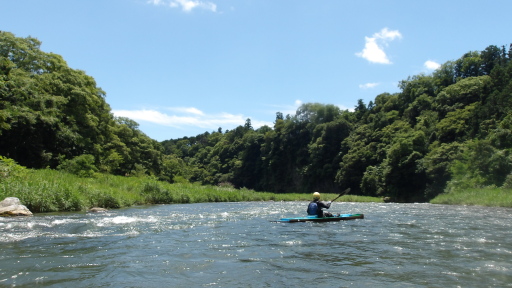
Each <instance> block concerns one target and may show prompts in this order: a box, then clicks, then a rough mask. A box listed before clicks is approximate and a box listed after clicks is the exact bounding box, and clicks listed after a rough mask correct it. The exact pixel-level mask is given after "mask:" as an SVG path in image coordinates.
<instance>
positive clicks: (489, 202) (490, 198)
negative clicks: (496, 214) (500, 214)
mask: <svg viewBox="0 0 512 288" xmlns="http://www.w3.org/2000/svg"><path fill="white" fill-rule="evenodd" d="M430 203H432V204H451V205H480V206H490V207H512V189H503V188H481V189H464V190H458V191H452V192H450V193H445V194H441V195H439V196H437V197H436V198H434V199H432V200H431V201H430Z"/></svg>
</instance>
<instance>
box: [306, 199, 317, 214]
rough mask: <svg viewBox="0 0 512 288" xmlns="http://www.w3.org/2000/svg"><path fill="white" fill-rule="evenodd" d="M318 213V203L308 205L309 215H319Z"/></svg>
mask: <svg viewBox="0 0 512 288" xmlns="http://www.w3.org/2000/svg"><path fill="white" fill-rule="evenodd" d="M317 212H318V204H317V203H316V202H314V201H313V202H311V203H309V205H308V215H317Z"/></svg>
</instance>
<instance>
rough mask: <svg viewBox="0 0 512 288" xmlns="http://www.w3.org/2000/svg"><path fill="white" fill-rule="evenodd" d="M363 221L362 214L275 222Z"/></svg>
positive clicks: (289, 219)
mask: <svg viewBox="0 0 512 288" xmlns="http://www.w3.org/2000/svg"><path fill="white" fill-rule="evenodd" d="M354 219H364V214H341V215H338V216H333V217H318V216H305V217H296V218H281V219H279V220H278V221H277V222H282V223H295V222H331V221H343V220H354Z"/></svg>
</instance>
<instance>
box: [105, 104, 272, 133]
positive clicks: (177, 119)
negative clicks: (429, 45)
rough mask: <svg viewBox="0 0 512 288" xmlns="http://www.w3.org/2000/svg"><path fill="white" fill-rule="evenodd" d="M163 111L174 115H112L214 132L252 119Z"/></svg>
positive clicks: (132, 112)
mask: <svg viewBox="0 0 512 288" xmlns="http://www.w3.org/2000/svg"><path fill="white" fill-rule="evenodd" d="M161 110H166V111H171V112H172V113H165V112H161V111H158V110H155V109H142V110H113V111H112V113H113V114H114V115H115V116H120V117H127V118H130V119H132V120H135V121H137V122H139V121H145V122H149V123H153V124H158V125H162V126H168V127H174V128H178V129H187V128H190V127H195V128H202V129H214V130H217V128H219V127H222V128H224V129H233V128H235V127H238V126H240V125H244V123H245V121H246V120H247V118H251V117H247V116H244V115H242V114H230V113H219V114H206V113H204V112H203V111H201V110H199V109H197V108H194V107H170V108H165V109H161ZM251 124H252V126H253V127H254V128H255V129H257V128H259V127H261V126H263V125H268V126H271V127H272V126H273V123H271V122H267V121H259V120H255V119H251Z"/></svg>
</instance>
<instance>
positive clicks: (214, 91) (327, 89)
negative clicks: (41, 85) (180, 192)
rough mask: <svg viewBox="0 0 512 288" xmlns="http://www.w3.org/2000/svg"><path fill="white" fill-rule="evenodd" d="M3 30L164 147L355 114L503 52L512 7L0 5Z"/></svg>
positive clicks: (278, 2)
mask: <svg viewBox="0 0 512 288" xmlns="http://www.w3.org/2000/svg"><path fill="white" fill-rule="evenodd" d="M1 3H2V5H1V8H0V10H1V15H2V16H1V17H0V30H3V31H8V32H12V33H14V34H15V35H16V36H17V37H27V36H32V37H35V38H38V39H39V40H40V41H42V43H43V44H42V46H41V49H42V50H43V51H45V52H53V53H56V54H59V55H62V56H63V58H64V59H65V60H66V61H67V63H68V65H69V66H70V67H72V68H74V69H80V70H83V71H85V72H86V73H87V74H88V75H90V76H92V77H94V79H95V80H96V82H97V85H98V86H99V87H101V88H102V89H103V90H104V91H106V93H107V98H106V101H107V102H108V103H109V104H110V106H111V108H112V112H113V113H114V114H115V115H118V116H125V117H129V118H131V119H133V120H135V121H137V122H138V123H139V124H140V126H139V128H140V129H141V130H142V131H143V132H144V133H146V134H147V135H148V136H149V137H151V138H153V139H155V140H158V141H163V140H167V139H176V138H181V137H185V136H196V135H198V134H201V133H204V132H212V131H217V129H218V128H219V127H221V128H222V129H223V131H225V130H230V129H233V128H235V127H237V126H239V125H243V124H244V123H245V120H246V119H247V118H250V119H251V123H252V125H253V127H254V128H258V127H260V126H261V125H269V126H271V127H272V125H273V122H274V120H275V117H276V112H282V113H283V114H285V115H286V114H294V112H295V110H296V108H297V107H298V106H299V105H300V104H301V103H307V102H318V103H323V104H334V105H337V106H339V107H340V108H342V109H352V108H353V107H354V106H355V105H356V104H357V101H358V99H363V100H364V101H365V103H368V102H369V101H372V100H374V99H375V96H377V95H379V94H381V93H384V92H389V93H394V92H398V91H399V90H398V88H397V84H398V82H399V81H401V80H405V79H407V77H408V76H413V75H417V74H420V73H426V74H429V73H431V72H432V71H433V70H434V69H435V68H436V67H438V65H439V64H442V63H444V62H446V61H450V60H456V59H458V58H460V57H461V56H462V55H463V54H464V53H466V52H469V51H481V50H483V49H485V48H486V47H487V46H489V45H497V46H501V45H506V46H507V47H508V45H509V44H510V43H512V37H511V36H512V34H511V32H510V11H512V1H509V0H495V1H475V0H464V1H461V0H451V1H444V0H443V1H440V0H434V1H405V0H400V1H399V0H395V1H391V0H380V1H369V0H360V1H348V0H347V1H344V0H329V1H323V0H318V1H311V0H309V1H305V0H211V1H210V0H201V1H199V0H73V1H71V0H46V1H41V0H11V1H8V0H3V1H1Z"/></svg>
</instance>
